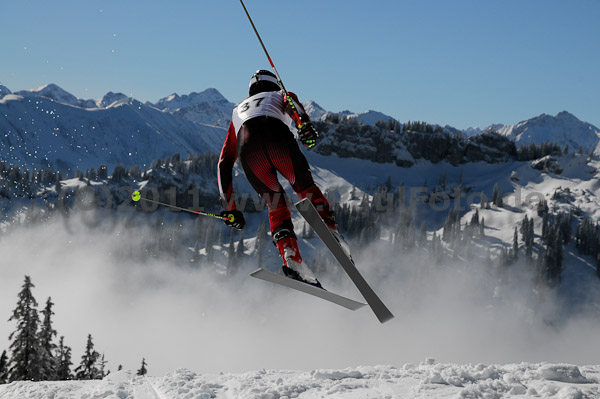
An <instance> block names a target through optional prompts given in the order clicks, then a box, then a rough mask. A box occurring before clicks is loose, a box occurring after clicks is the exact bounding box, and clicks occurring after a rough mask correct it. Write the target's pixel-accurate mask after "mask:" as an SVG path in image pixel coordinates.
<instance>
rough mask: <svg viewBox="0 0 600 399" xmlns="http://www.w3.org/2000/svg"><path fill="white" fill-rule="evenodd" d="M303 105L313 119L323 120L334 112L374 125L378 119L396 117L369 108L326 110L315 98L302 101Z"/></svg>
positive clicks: (383, 119)
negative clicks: (356, 110) (365, 109)
mask: <svg viewBox="0 0 600 399" xmlns="http://www.w3.org/2000/svg"><path fill="white" fill-rule="evenodd" d="M302 105H303V106H304V109H305V110H306V112H307V113H308V115H309V116H310V118H311V119H312V120H313V121H318V120H322V119H323V118H325V117H326V116H327V115H332V114H335V115H338V116H340V117H343V118H346V119H356V120H357V121H358V122H362V123H364V124H366V125H371V126H374V125H375V122H377V121H387V120H393V119H394V118H392V117H391V116H389V115H386V114H384V113H381V112H379V111H373V110H367V111H364V112H352V111H348V110H346V111H341V112H330V111H326V110H325V109H324V108H323V107H321V106H320V105H319V104H317V103H316V102H315V101H313V100H310V101H307V102H305V103H302Z"/></svg>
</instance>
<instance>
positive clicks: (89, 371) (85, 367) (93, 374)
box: [75, 334, 100, 380]
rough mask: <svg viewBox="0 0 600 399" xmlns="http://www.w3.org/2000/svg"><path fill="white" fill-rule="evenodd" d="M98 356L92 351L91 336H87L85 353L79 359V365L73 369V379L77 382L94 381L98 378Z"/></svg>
mask: <svg viewBox="0 0 600 399" xmlns="http://www.w3.org/2000/svg"><path fill="white" fill-rule="evenodd" d="M99 358H100V354H99V353H98V352H96V351H95V350H94V342H93V341H92V334H89V335H88V338H87V344H86V346H85V353H84V354H83V356H82V357H81V363H80V364H79V366H78V367H77V368H76V369H75V378H76V379H78V380H95V379H99V377H100V370H98V359H99Z"/></svg>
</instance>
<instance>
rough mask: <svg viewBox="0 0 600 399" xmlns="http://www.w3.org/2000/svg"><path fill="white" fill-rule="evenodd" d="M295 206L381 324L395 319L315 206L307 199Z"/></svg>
mask: <svg viewBox="0 0 600 399" xmlns="http://www.w3.org/2000/svg"><path fill="white" fill-rule="evenodd" d="M295 206H296V209H298V212H300V214H301V215H302V217H304V219H305V220H306V221H307V222H308V224H310V226H311V227H312V228H313V230H314V231H315V233H317V235H318V236H319V238H320V239H321V241H322V242H323V244H325V246H326V247H327V248H328V249H329V251H330V252H331V254H332V255H333V256H334V257H335V259H336V260H337V261H338V262H339V264H340V265H341V266H342V268H343V269H344V271H345V272H346V274H348V277H350V279H351V280H352V282H353V283H354V285H356V288H358V290H359V291H360V293H361V294H362V296H363V297H364V298H365V300H366V301H367V303H368V304H369V306H370V307H371V309H372V310H373V313H375V316H377V318H378V319H379V321H380V322H381V323H385V322H386V321H388V320H391V319H393V318H394V315H393V314H392V312H390V310H389V309H388V308H387V306H385V304H384V303H383V302H382V301H381V299H379V297H378V296H377V294H376V293H375V291H373V289H372V288H371V286H370V285H369V284H368V283H367V281H366V280H365V279H364V277H363V276H362V275H361V274H360V272H359V271H358V269H357V268H356V266H355V265H354V262H353V261H352V259H350V258H349V257H348V256H347V255H346V253H345V252H344V250H343V249H342V247H341V245H340V244H339V242H338V241H337V240H336V238H335V237H334V236H333V234H332V233H331V231H329V228H328V227H327V225H326V224H325V222H324V221H323V219H321V217H320V216H319V213H318V212H317V210H316V209H315V207H314V206H313V204H312V203H311V202H310V201H309V200H308V199H307V198H305V199H303V200H301V201H298V202H297V203H296V204H295Z"/></svg>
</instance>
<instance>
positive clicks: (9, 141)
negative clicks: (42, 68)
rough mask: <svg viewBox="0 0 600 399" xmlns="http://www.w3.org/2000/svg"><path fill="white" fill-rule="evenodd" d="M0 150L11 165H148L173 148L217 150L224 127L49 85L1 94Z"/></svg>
mask: <svg viewBox="0 0 600 399" xmlns="http://www.w3.org/2000/svg"><path fill="white" fill-rule="evenodd" d="M0 116H1V117H0V131H2V133H3V134H2V136H1V137H0V154H2V159H3V160H4V161H6V162H8V163H11V164H13V165H18V166H23V167H27V168H32V169H43V168H45V167H47V166H52V167H54V168H58V169H61V170H63V171H69V170H71V171H73V170H74V169H76V168H80V169H83V170H85V169H86V168H91V167H94V168H96V167H98V166H99V165H100V164H104V165H107V166H108V167H109V169H111V170H112V167H114V166H115V165H117V164H123V165H126V166H129V165H144V164H146V165H148V164H149V163H150V162H151V161H152V160H155V159H157V158H160V157H167V156H168V157H170V156H172V155H173V154H174V153H181V154H182V155H184V154H188V153H202V152H206V151H218V150H219V149H220V147H221V145H222V142H223V139H224V134H225V130H224V129H222V128H218V127H214V126H208V125H204V124H201V123H193V122H191V121H188V120H186V119H183V118H180V117H178V116H176V115H173V114H171V113H168V112H162V111H160V110H158V109H156V108H155V107H153V106H150V105H146V104H142V103H140V102H139V101H137V100H135V99H132V98H128V97H127V96H125V95H123V94H121V93H112V92H109V93H108V94H106V95H105V96H104V97H103V98H101V99H99V100H96V101H92V100H78V99H77V98H75V96H73V95H71V94H70V93H68V92H66V91H65V90H63V89H61V88H60V87H58V86H56V85H54V84H50V85H46V86H42V87H40V88H38V89H34V90H30V91H20V92H17V93H13V94H7V95H5V96H3V97H2V99H0Z"/></svg>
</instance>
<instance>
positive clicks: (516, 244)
mask: <svg viewBox="0 0 600 399" xmlns="http://www.w3.org/2000/svg"><path fill="white" fill-rule="evenodd" d="M512 251H513V259H514V260H517V259H519V233H518V232H517V226H515V233H514V234H513V247H512Z"/></svg>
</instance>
